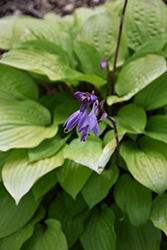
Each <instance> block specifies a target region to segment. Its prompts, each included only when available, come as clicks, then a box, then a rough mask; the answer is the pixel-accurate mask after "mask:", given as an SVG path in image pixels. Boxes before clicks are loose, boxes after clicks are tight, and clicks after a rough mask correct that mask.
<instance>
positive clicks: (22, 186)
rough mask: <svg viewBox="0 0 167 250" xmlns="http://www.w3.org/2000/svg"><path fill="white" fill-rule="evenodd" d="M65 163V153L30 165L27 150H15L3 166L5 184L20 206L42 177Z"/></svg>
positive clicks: (59, 153)
mask: <svg viewBox="0 0 167 250" xmlns="http://www.w3.org/2000/svg"><path fill="white" fill-rule="evenodd" d="M63 162H64V158H63V151H60V152H58V153H57V154H56V155H54V156H52V157H50V158H46V159H44V160H40V161H37V162H35V163H29V162H28V152H27V150H26V149H15V150H13V151H12V153H11V155H10V156H9V158H8V159H7V161H6V162H5V164H4V166H3V169H2V179H3V183H4V185H5V187H6V189H7V190H8V192H9V193H10V194H11V196H12V197H13V198H14V199H15V201H16V204H18V203H19V201H20V199H21V198H22V197H23V196H24V195H25V194H26V193H27V192H28V191H29V190H30V188H31V187H32V186H33V184H34V183H35V182H36V181H37V180H38V179H39V178H40V177H42V176H43V175H45V174H46V173H48V172H50V171H51V170H53V169H55V168H57V167H59V166H61V165H62V164H63Z"/></svg>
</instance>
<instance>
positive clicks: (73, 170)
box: [56, 160, 92, 199]
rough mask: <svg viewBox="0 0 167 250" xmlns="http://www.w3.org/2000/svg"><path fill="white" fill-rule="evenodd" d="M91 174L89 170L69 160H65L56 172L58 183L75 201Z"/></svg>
mask: <svg viewBox="0 0 167 250" xmlns="http://www.w3.org/2000/svg"><path fill="white" fill-rule="evenodd" d="M91 174H92V171H91V170H90V169H89V168H86V167H85V166H82V165H80V164H78V163H75V162H74V161H70V160H66V161H65V162H64V164H63V166H62V167H61V168H59V169H57V171H56V175H57V180H58V182H59V183H60V185H61V186H62V188H63V189H64V190H65V191H66V192H67V193H69V194H70V195H71V196H72V197H73V199H76V196H77V194H78V193H79V192H80V190H81V189H82V188H83V186H84V185H85V183H86V181H87V180H88V178H89V176H90V175H91ZM71 180H72V181H71Z"/></svg>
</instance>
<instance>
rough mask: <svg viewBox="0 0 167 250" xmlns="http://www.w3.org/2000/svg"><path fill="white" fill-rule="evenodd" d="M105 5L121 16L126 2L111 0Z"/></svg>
mask: <svg viewBox="0 0 167 250" xmlns="http://www.w3.org/2000/svg"><path fill="white" fill-rule="evenodd" d="M103 6H104V7H105V8H107V9H108V10H110V11H113V12H114V13H116V14H117V15H118V16H121V13H122V10H123V6H124V2H123V1H122V0H109V1H107V2H106V3H105V4H104V5H103Z"/></svg>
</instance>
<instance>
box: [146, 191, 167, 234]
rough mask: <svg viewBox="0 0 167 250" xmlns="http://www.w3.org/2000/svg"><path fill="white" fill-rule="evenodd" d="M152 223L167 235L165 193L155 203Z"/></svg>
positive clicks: (152, 210) (166, 202)
mask: <svg viewBox="0 0 167 250" xmlns="http://www.w3.org/2000/svg"><path fill="white" fill-rule="evenodd" d="M150 219H151V221H152V222H153V223H154V226H155V227H157V228H159V229H161V230H162V231H163V232H164V233H165V234H166V235H167V223H166V221H167V194H166V193H164V194H162V195H161V196H157V197H156V198H155V200H154V201H153V205H152V209H151V215H150Z"/></svg>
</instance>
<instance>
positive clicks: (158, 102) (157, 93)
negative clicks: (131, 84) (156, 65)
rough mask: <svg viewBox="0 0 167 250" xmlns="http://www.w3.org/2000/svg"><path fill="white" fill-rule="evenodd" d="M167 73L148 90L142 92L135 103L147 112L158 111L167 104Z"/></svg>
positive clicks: (147, 88)
mask: <svg viewBox="0 0 167 250" xmlns="http://www.w3.org/2000/svg"><path fill="white" fill-rule="evenodd" d="M166 79H167V72H165V73H164V74H162V75H161V76H160V77H158V78H157V79H156V80H155V81H153V82H152V83H151V84H150V85H148V86H147V87H146V88H144V89H143V90H141V91H140V92H139V93H137V95H136V96H135V98H134V102H135V103H137V104H139V105H140V106H142V107H143V108H144V109H145V110H152V109H157V108H159V107H161V106H163V105H165V104H167V100H166V96H167V84H166Z"/></svg>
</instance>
